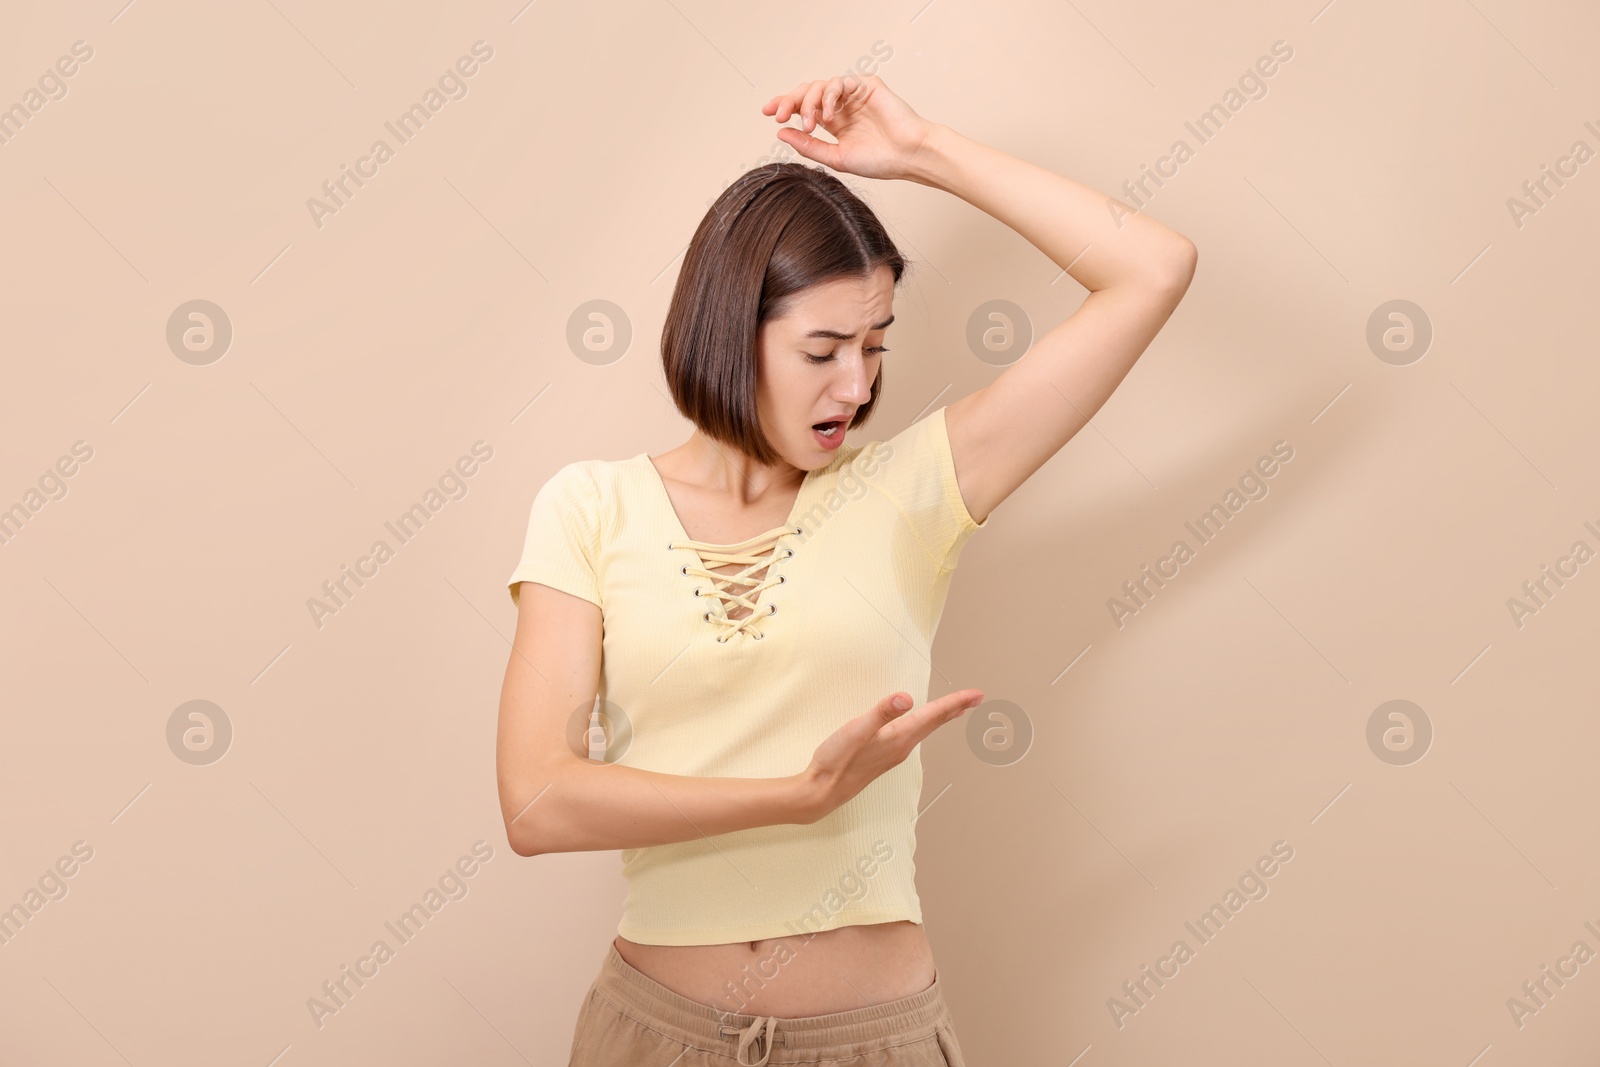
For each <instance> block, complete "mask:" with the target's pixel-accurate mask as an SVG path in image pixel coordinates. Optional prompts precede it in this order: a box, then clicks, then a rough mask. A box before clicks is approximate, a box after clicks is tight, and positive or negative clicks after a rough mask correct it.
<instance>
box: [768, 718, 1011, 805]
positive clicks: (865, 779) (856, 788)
mask: <svg viewBox="0 0 1600 1067" xmlns="http://www.w3.org/2000/svg"><path fill="white" fill-rule="evenodd" d="M896 699H900V700H903V701H904V702H905V704H906V706H907V707H909V706H910V704H911V698H910V696H908V695H907V694H905V693H890V694H889V695H888V696H886V697H884V698H883V699H882V700H880V701H878V703H877V704H876V705H874V706H873V708H872V709H871V710H870V711H868V712H866V713H865V714H863V715H858V716H857V717H855V718H854V719H851V720H850V721H849V722H847V723H845V724H844V725H843V726H841V727H839V729H838V730H836V731H834V733H833V734H832V735H831V736H830V737H829V738H828V739H827V740H826V741H824V742H822V744H820V745H818V746H817V750H816V752H815V753H814V754H813V755H812V757H811V765H810V766H809V767H807V768H806V769H805V771H804V772H803V773H802V774H801V775H800V777H801V778H802V779H803V780H804V782H805V784H806V791H807V795H808V798H809V799H810V801H811V804H812V807H811V811H812V814H814V815H815V816H816V818H817V819H820V818H822V817H823V816H824V815H827V814H828V813H829V812H831V811H833V810H834V809H835V808H837V807H839V805H841V804H843V803H844V802H845V801H847V800H849V799H850V798H851V797H853V796H855V795H856V794H857V793H859V792H861V791H862V790H863V789H865V788H866V787H867V785H868V784H869V783H870V782H872V781H873V779H875V778H877V777H878V776H879V775H880V774H882V773H884V772H885V771H887V770H889V769H891V768H893V767H898V766H899V765H900V764H901V763H903V762H904V761H905V758H906V757H907V756H909V755H911V750H912V749H913V748H915V747H916V746H917V745H918V744H919V743H920V742H921V741H922V740H923V738H925V737H927V736H928V735H929V734H931V733H933V731H935V730H937V729H938V728H939V727H941V726H943V725H944V724H945V723H947V722H950V721H951V720H952V719H957V718H960V716H961V715H962V713H964V712H965V711H966V710H967V709H968V708H973V707H976V706H977V705H979V704H981V703H983V691H982V690H981V689H958V690H956V691H955V692H954V693H950V694H947V695H946V696H942V697H939V698H938V699H937V700H930V701H928V702H927V703H926V704H924V705H922V707H920V708H917V709H916V710H915V711H902V710H900V709H899V708H897V707H896V706H895V701H896ZM813 821H814V820H813Z"/></svg>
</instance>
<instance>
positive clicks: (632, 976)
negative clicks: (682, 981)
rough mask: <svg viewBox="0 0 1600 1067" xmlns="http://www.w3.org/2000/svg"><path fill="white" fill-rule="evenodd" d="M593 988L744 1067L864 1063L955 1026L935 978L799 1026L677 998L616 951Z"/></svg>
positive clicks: (677, 1037)
mask: <svg viewBox="0 0 1600 1067" xmlns="http://www.w3.org/2000/svg"><path fill="white" fill-rule="evenodd" d="M778 980H779V981H782V979H781V978H780V979H778ZM593 988H594V990H595V991H596V992H598V993H599V994H600V996H601V997H602V998H603V1000H604V1001H605V1002H606V1003H607V1004H609V1005H610V1006H611V1007H612V1008H614V1009H615V1010H616V1011H618V1012H620V1013H621V1014H622V1016H623V1017H624V1018H627V1019H633V1020H635V1021H637V1022H639V1023H641V1024H643V1025H644V1026H646V1027H648V1028H649V1029H650V1030H651V1031H654V1032H655V1033H656V1034H659V1035H660V1036H661V1037H662V1038H663V1039H664V1040H666V1041H669V1042H676V1043H679V1044H683V1045H687V1046H689V1047H691V1048H696V1049H703V1050H705V1051H708V1052H716V1053H720V1054H722V1055H724V1056H730V1057H733V1058H735V1059H736V1060H737V1062H738V1063H739V1064H740V1067H779V1065H784V1064H797V1065H798V1064H815V1063H816V1062H817V1059H818V1057H819V1056H821V1055H823V1054H825V1053H829V1052H831V1051H832V1050H837V1049H849V1050H851V1055H855V1056H860V1055H865V1054H870V1053H872V1052H875V1051H879V1050H883V1049H888V1048H894V1047H897V1046H900V1045H904V1044H907V1043H908V1042H915V1041H919V1040H925V1039H927V1038H930V1037H932V1036H933V1035H934V1034H936V1033H938V1032H939V1031H940V1028H941V1027H946V1026H949V1025H950V1014H949V1009H948V1008H947V1007H946V1005H945V1002H944V997H943V994H942V993H941V991H940V988H939V981H938V976H937V975H935V977H934V981H933V984H932V985H930V986H929V987H928V988H927V989H924V990H922V991H921V992H920V993H914V994H912V995H911V996H909V997H901V998H900V999H898V1000H892V1001H887V1002H884V1003H880V1004H869V1005H867V1006H865V1007H861V1008H855V1009H852V1010H850V1011H841V1012H830V1013H828V1014H824V1015H810V1016H801V1017H797V1018H786V1017H781V1016H767V1015H750V1014H747V1013H744V1012H738V1011H726V1010H722V1009H720V1008H716V1007H712V1006H711V1005H709V1004H702V1003H700V1002H699V1001H695V1000H690V999H689V998H688V997H685V996H681V995H679V994H677V993H674V992H673V991H672V990H670V989H668V988H667V987H666V986H664V985H662V984H661V983H659V982H657V981H655V980H654V979H652V978H650V977H649V976H648V975H646V974H644V973H643V972H642V971H639V970H637V969H635V968H634V967H632V966H630V965H629V964H628V961H627V960H624V959H623V958H622V954H621V953H620V952H618V951H617V947H616V945H615V943H613V944H612V945H610V946H609V947H608V948H607V950H606V959H605V963H604V964H602V966H601V968H600V975H599V977H598V978H596V979H595V983H594V987H593ZM670 1058H671V1057H668V1059H670Z"/></svg>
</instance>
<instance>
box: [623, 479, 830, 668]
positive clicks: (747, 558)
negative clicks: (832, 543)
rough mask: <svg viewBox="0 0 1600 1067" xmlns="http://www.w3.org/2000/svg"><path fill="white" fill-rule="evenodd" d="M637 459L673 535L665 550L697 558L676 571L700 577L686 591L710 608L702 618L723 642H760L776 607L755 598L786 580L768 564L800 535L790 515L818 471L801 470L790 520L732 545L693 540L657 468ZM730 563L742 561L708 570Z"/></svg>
mask: <svg viewBox="0 0 1600 1067" xmlns="http://www.w3.org/2000/svg"><path fill="white" fill-rule="evenodd" d="M639 459H640V461H641V462H643V463H645V464H647V465H648V467H649V472H648V473H649V475H650V480H651V481H652V482H653V483H654V484H655V485H656V486H658V487H659V489H660V492H661V502H662V504H663V505H664V506H665V509H666V512H665V513H666V516H667V517H668V520H669V524H670V528H671V529H672V532H674V533H676V534H677V535H678V536H676V537H675V538H674V539H673V540H671V541H669V542H667V548H668V549H670V550H673V551H676V550H678V549H688V550H690V551H691V552H693V553H694V554H695V555H696V556H697V557H698V559H699V565H698V566H695V565H693V564H683V565H682V566H680V567H679V568H678V570H679V573H680V574H683V575H685V576H688V577H691V578H695V579H698V580H700V582H699V583H697V584H696V585H694V586H693V587H692V589H691V593H692V595H693V596H696V597H699V598H700V599H701V601H702V602H707V603H709V605H710V607H709V608H708V609H707V610H706V611H705V612H704V614H703V616H702V617H703V618H704V619H705V621H706V622H707V623H708V624H711V625H714V626H716V627H717V628H718V629H719V630H720V631H721V633H720V634H719V636H718V637H717V639H716V640H717V643H718V644H727V643H728V642H729V641H731V640H732V639H733V638H734V637H736V636H739V635H740V634H744V635H747V636H749V637H750V638H751V639H752V640H755V641H760V640H762V639H763V638H764V637H766V633H765V631H763V630H762V629H761V624H762V623H764V622H765V620H767V619H769V618H771V617H772V616H773V615H776V614H777V612H778V606H777V605H776V604H773V603H770V602H767V601H765V600H761V601H759V602H758V598H759V597H760V596H761V594H762V592H763V591H764V590H767V589H771V588H772V587H774V586H778V585H782V584H783V583H784V582H785V581H787V580H788V579H787V577H786V576H785V575H782V574H775V573H773V565H774V564H776V563H779V562H781V561H783V560H786V559H789V558H791V557H793V556H794V548H793V547H792V546H789V545H784V544H782V543H781V542H782V540H783V538H785V537H793V536H797V535H799V534H800V533H801V531H802V528H801V527H799V526H797V525H795V521H794V519H795V516H796V515H798V514H800V512H801V509H802V508H803V506H804V504H805V498H806V491H807V490H808V489H809V488H810V487H811V482H812V479H813V476H814V475H816V474H817V473H818V472H817V471H807V472H806V476H805V478H804V479H803V480H802V481H801V483H800V491H799V492H798V493H796V494H795V498H794V504H793V506H792V507H790V509H789V518H788V520H787V521H785V523H784V524H783V525H782V526H774V527H773V528H772V529H770V530H767V531H765V532H763V533H759V534H756V535H755V536H754V537H748V538H746V539H745V540H743V541H737V542H734V543H732V544H714V543H712V542H710V541H697V540H695V539H694V538H692V537H690V536H689V534H688V531H687V530H685V529H684V527H683V522H682V520H681V519H679V518H678V512H677V509H676V508H675V507H673V505H672V496H671V494H669V493H668V492H667V483H666V482H665V481H664V480H663V479H662V477H661V472H660V471H659V470H657V469H656V465H655V464H654V463H653V462H651V460H650V456H649V454H648V453H641V454H640V456H639ZM729 564H734V565H742V569H741V570H738V571H735V572H733V573H731V574H722V573H718V572H716V571H714V570H712V568H713V567H721V566H726V565H729ZM758 574H759V575H760V576H759V577H758V576H757V575H758ZM704 582H710V583H711V584H710V587H709V588H708V587H707V586H706V585H705V584H703V583H704ZM762 604H765V605H766V608H765V610H761V605H762ZM740 609H743V610H744V612H745V614H743V615H741V616H740V617H738V618H733V617H730V613H731V612H734V611H737V610H740Z"/></svg>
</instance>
